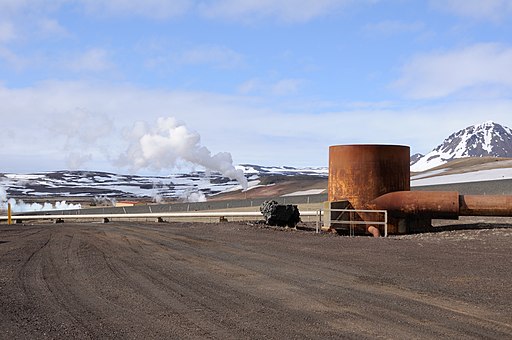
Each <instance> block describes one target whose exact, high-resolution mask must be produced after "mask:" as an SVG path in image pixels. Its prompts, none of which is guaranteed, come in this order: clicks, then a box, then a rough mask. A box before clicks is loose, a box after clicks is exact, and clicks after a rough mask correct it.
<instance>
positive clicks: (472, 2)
mask: <svg viewBox="0 0 512 340" xmlns="http://www.w3.org/2000/svg"><path fill="white" fill-rule="evenodd" d="M430 3H431V5H432V6H433V7H434V8H437V9H439V10H442V11H445V12H448V13H453V14H455V15H459V16H464V17H472V18H476V19H483V20H492V21H496V20H501V19H503V18H507V17H510V15H511V14H512V1H511V0H431V1H430Z"/></svg>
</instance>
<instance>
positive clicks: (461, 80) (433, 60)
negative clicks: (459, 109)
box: [393, 43, 512, 98]
mask: <svg viewBox="0 0 512 340" xmlns="http://www.w3.org/2000/svg"><path fill="white" fill-rule="evenodd" d="M511 69H512V47H511V46H506V45H501V44H494V43H485V44H475V45H471V46H467V47H463V48H459V49H454V50H451V51H444V52H435V53H430V54H424V55H419V56H416V57H414V58H413V59H412V60H411V61H410V62H408V63H407V64H406V65H405V66H403V68H402V75H401V77H400V79H398V80H397V81H396V82H395V83H394V84H393V86H394V87H397V88H399V89H401V90H402V91H403V92H404V93H405V94H406V95H407V96H410V97H412V98H439V97H446V96H449V95H452V94H455V93H458V92H460V91H463V90H470V89H471V88H475V87H491V88H492V87H500V88H504V89H505V90H507V91H510V90H511V89H512V73H511V72H509V70H511Z"/></svg>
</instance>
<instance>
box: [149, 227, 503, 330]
mask: <svg viewBox="0 0 512 340" xmlns="http://www.w3.org/2000/svg"><path fill="white" fill-rule="evenodd" d="M156 234H158V235H159V236H160V237H159V239H160V241H159V242H160V243H162V242H163V241H162V238H163V237H165V234H162V233H161V232H160V231H157V232H156ZM150 239H151V238H150V237H146V240H148V241H149V240H150ZM172 241H175V242H178V243H180V244H181V246H180V248H179V252H181V253H182V252H185V251H186V252H188V253H187V258H193V257H196V258H197V263H199V264H200V263H201V262H204V259H205V258H208V259H209V261H208V264H207V266H206V267H207V268H203V270H209V271H212V270H213V271H214V272H215V274H218V272H220V271H223V270H224V271H225V272H243V271H246V272H250V268H248V261H247V260H248V259H249V258H251V257H254V256H255V257H257V260H258V261H260V262H261V263H262V264H265V263H272V264H273V265H274V266H275V267H277V268H279V267H280V266H288V267H290V264H291V267H294V268H297V269H301V272H303V271H304V270H307V271H309V272H310V274H311V277H315V276H317V275H318V276H323V277H325V276H326V273H327V274H328V273H329V270H328V269H329V268H319V269H311V267H313V268H318V267H316V266H311V265H309V264H308V265H304V264H302V262H300V261H299V260H296V259H295V258H291V259H290V258H287V259H286V260H284V259H283V257H282V256H278V255H275V254H274V255H269V254H268V253H267V254H261V253H258V254H255V253H254V252H251V253H249V252H247V251H246V252H245V254H243V255H242V256H240V257H242V258H243V264H242V265H240V264H237V265H232V264H227V263H225V260H226V257H225V256H220V255H219V254H226V253H228V254H229V253H238V254H239V253H240V249H237V250H236V251H234V250H233V249H232V247H226V246H225V245H224V246H223V245H221V244H219V243H217V244H215V245H214V249H215V250H214V251H208V250H205V249H204V248H201V247H199V245H203V246H204V245H205V244H208V242H206V241H205V240H201V239H197V238H187V237H183V236H181V235H180V236H179V237H178V236H176V235H173V237H172ZM194 244H195V245H196V246H194ZM160 246H161V247H164V248H165V247H166V246H165V245H160ZM187 248H188V249H187ZM239 255H240V254H239ZM249 262H250V261H249ZM215 268H217V269H218V270H217V271H216V270H215ZM244 276H245V277H248V276H250V277H251V280H252V281H254V279H255V278H257V277H258V276H259V277H258V280H257V281H258V282H264V286H261V284H259V285H257V288H258V289H259V290H258V292H257V294H259V295H260V296H261V295H264V294H265V293H267V294H268V293H269V292H270V293H272V289H269V287H271V288H272V286H273V290H274V293H275V294H270V298H276V297H277V296H279V297H280V298H281V299H282V300H283V301H286V302H287V303H288V304H290V302H291V307H292V308H296V309H301V308H302V309H303V308H304V303H306V304H307V305H308V306H309V308H311V307H312V306H316V308H317V310H315V312H325V311H327V312H329V313H341V314H342V315H341V317H340V319H343V313H346V312H347V309H343V308H340V306H339V305H335V306H333V305H332V304H331V305H330V306H329V303H328V301H323V302H319V301H322V300H321V299H320V297H321V295H322V294H315V293H313V294H311V293H309V295H310V298H309V299H307V300H308V301H304V300H305V299H304V296H303V295H305V294H308V293H307V291H312V292H314V291H315V287H314V286H312V285H307V286H306V287H304V281H305V279H307V278H305V277H304V276H303V275H302V274H301V275H299V276H297V275H295V276H292V277H291V276H290V275H289V273H288V274H287V275H283V274H282V272H281V271H279V270H278V271H269V272H266V273H265V276H262V275H261V274H256V272H255V271H253V275H240V277H244ZM327 276H329V275H327ZM347 278H348V280H347ZM290 281H291V283H290ZM284 282H287V283H286V284H285V283H284ZM339 282H343V286H340V284H339ZM326 283H327V285H328V286H329V289H331V290H333V289H335V288H336V289H338V291H340V293H342V295H343V296H350V295H353V301H352V305H351V306H350V309H351V310H352V312H351V313H352V314H353V313H354V310H357V309H358V307H357V305H358V304H367V305H373V306H374V309H378V308H379V307H380V306H382V311H383V312H382V313H380V315H378V317H375V318H374V319H373V320H372V321H373V322H375V323H379V324H382V323H383V322H388V323H389V325H390V327H391V326H393V325H395V327H394V330H393V334H395V335H396V332H397V327H396V320H397V319H399V320H401V322H402V323H404V324H405V325H406V326H410V324H411V323H418V321H421V322H420V323H419V324H422V323H423V324H424V329H423V331H424V332H426V333H429V332H430V333H431V334H432V335H433V336H443V335H444V336H446V335H449V334H454V335H456V334H457V333H456V332H458V331H459V330H460V328H461V327H464V328H465V329H466V330H467V332H468V333H471V334H475V336H477V337H480V336H485V335H486V334H489V333H496V334H498V335H500V336H504V335H507V334H510V332H511V330H512V329H511V327H510V325H508V324H504V323H501V322H496V321H494V320H493V319H489V318H486V317H483V316H481V315H477V314H475V313H474V312H471V310H472V309H473V308H472V307H471V306H470V305H464V304H461V303H460V302H456V301H450V302H446V301H440V300H439V299H435V298H433V297H430V296H425V295H421V294H418V293H415V292H411V291H407V290H404V289H401V288H397V287H393V286H390V285H387V286H383V285H382V283H380V284H379V285H378V286H377V285H368V284H366V285H365V284H363V283H362V282H360V280H358V279H357V277H354V276H350V275H346V274H345V273H343V275H342V276H341V277H340V273H339V272H338V273H335V275H331V277H328V279H327V281H326ZM347 284H348V287H347ZM245 287H247V286H245ZM390 299H399V300H406V301H405V302H400V301H399V302H397V303H396V304H395V306H394V309H392V310H390V309H389V301H390ZM301 300H302V303H300V304H296V305H294V301H301ZM403 305H407V306H411V305H412V307H409V308H403V307H402V306H403ZM457 306H458V307H457ZM384 307H386V308H384ZM356 314H357V315H358V316H359V317H364V316H365V315H367V314H368V313H367V311H365V310H364V309H363V310H361V311H360V312H359V313H356ZM375 314H379V313H375V312H374V313H372V315H375ZM481 314H484V313H481ZM488 314H491V313H488ZM448 316H449V317H451V318H452V319H454V320H456V323H455V325H454V326H453V327H446V326H442V324H443V320H444V319H445V318H446V317H448ZM364 318H366V319H368V318H369V317H368V316H366V317H364ZM370 318H371V317H370ZM344 325H345V326H346V323H345V324H344ZM468 325H469V326H468ZM454 332H455V333H454ZM391 335H392V334H390V336H391Z"/></svg>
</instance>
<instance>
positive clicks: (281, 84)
mask: <svg viewBox="0 0 512 340" xmlns="http://www.w3.org/2000/svg"><path fill="white" fill-rule="evenodd" d="M303 83H304V80H303V79H297V78H286V79H281V80H278V81H275V82H268V83H266V82H264V81H263V80H261V79H259V78H253V79H249V80H247V81H245V82H244V83H242V84H241V85H239V86H238V92H239V93H241V94H265V95H273V96H287V95H292V94H296V93H297V92H298V91H299V90H300V87H301V86H302V84H303Z"/></svg>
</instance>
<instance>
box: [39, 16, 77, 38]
mask: <svg viewBox="0 0 512 340" xmlns="http://www.w3.org/2000/svg"><path fill="white" fill-rule="evenodd" d="M38 28H39V29H38V31H39V34H42V35H44V36H47V37H67V36H69V35H70V34H69V32H68V31H67V30H66V28H64V27H63V26H62V25H61V24H60V23H59V22H58V21H57V20H54V19H49V18H43V19H41V20H39V22H38Z"/></svg>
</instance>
